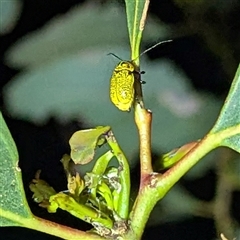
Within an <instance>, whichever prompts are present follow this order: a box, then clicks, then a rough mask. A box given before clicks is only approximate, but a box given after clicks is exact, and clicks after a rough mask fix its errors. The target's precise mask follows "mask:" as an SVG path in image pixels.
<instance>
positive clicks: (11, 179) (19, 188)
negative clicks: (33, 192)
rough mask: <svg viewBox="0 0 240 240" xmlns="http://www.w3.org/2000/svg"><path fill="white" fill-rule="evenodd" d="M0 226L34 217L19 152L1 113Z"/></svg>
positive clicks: (16, 223) (14, 223) (10, 224)
mask: <svg viewBox="0 0 240 240" xmlns="http://www.w3.org/2000/svg"><path fill="white" fill-rule="evenodd" d="M0 183H1V184H0V226H21V225H22V223H21V221H20V219H22V218H30V217H32V214H31V211H30V209H29V207H28V203H27V201H26V198H25V193H24V189H23V184H22V174H21V169H20V168H19V166H18V152H17V148H16V145H15V143H14V141H13V139H12V136H11V134H10V132H9V130H8V127H7V125H6V123H5V121H4V119H3V116H2V114H1V113H0Z"/></svg>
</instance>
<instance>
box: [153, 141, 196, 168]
mask: <svg viewBox="0 0 240 240" xmlns="http://www.w3.org/2000/svg"><path fill="white" fill-rule="evenodd" d="M197 143H198V141H195V142H190V143H187V144H185V145H183V146H182V147H180V148H175V149H173V150H172V151H170V152H168V153H166V154H164V155H163V156H162V158H161V159H158V160H157V161H156V162H155V163H154V170H155V171H160V170H162V169H166V168H170V167H172V166H173V165H174V164H175V163H177V162H178V161H179V160H181V159H182V157H183V156H185V155H186V154H187V153H188V152H189V151H191V149H192V148H193V147H195V146H196V144H197Z"/></svg>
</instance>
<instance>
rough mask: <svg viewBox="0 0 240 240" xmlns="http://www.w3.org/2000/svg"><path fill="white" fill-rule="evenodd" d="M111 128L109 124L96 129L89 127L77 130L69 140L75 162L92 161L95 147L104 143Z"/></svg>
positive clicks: (85, 162)
mask: <svg viewBox="0 0 240 240" xmlns="http://www.w3.org/2000/svg"><path fill="white" fill-rule="evenodd" d="M109 130H110V127H109V126H105V127H101V126H100V127H96V128H95V129H87V130H81V131H77V132H75V133H74V134H73V135H72V137H71V138H70V140H69V144H70V147H71V158H72V160H73V161H74V163H75V164H87V163H89V162H90V161H92V159H93V157H94V154H95V148H96V147H97V146H99V145H102V144H103V143H104V141H105V138H102V135H103V134H106V133H107V132H108V131H109Z"/></svg>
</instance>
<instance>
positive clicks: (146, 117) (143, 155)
mask: <svg viewBox="0 0 240 240" xmlns="http://www.w3.org/2000/svg"><path fill="white" fill-rule="evenodd" d="M135 122H136V125H137V128H138V132H139V139H140V164H141V184H142V180H143V179H144V177H145V176H146V175H148V174H150V173H152V171H153V170H152V157H151V124H152V113H151V112H150V111H149V110H146V109H142V108H141V106H140V105H138V104H136V107H135Z"/></svg>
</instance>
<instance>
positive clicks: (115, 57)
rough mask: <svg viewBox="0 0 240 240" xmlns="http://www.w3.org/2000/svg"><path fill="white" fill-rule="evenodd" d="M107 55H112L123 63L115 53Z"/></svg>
mask: <svg viewBox="0 0 240 240" xmlns="http://www.w3.org/2000/svg"><path fill="white" fill-rule="evenodd" d="M107 55H112V56H114V57H115V58H117V59H119V60H120V61H123V60H122V59H121V58H120V57H118V56H117V55H116V54H114V53H108V54H107Z"/></svg>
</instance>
